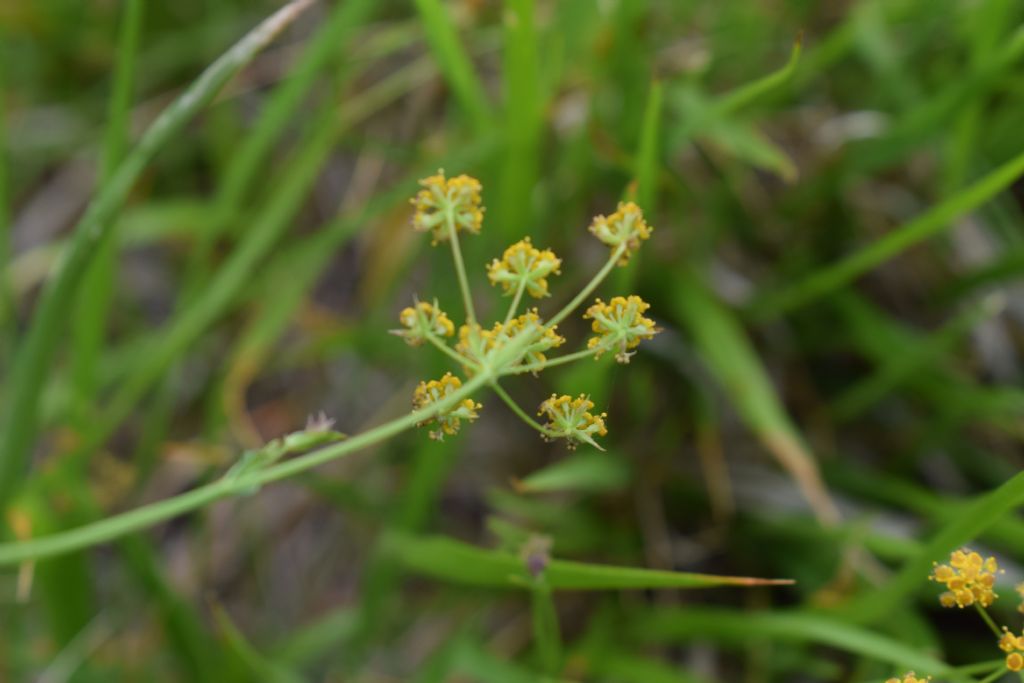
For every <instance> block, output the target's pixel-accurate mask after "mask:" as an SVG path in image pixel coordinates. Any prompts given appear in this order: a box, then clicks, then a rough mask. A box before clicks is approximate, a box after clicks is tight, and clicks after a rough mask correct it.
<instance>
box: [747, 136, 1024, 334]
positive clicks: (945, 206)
mask: <svg viewBox="0 0 1024 683" xmlns="http://www.w3.org/2000/svg"><path fill="white" fill-rule="evenodd" d="M1022 173H1024V152H1021V153H1019V154H1017V155H1016V156H1015V157H1013V158H1012V159H1010V160H1009V161H1007V162H1006V163H1005V164H1003V165H1002V166H1000V167H999V168H997V169H995V170H994V171H992V172H990V173H989V174H988V175H986V176H984V177H982V178H981V179H979V180H977V181H976V182H975V183H974V184H973V185H971V186H969V187H967V188H964V189H963V190H961V191H960V192H957V193H956V194H953V195H951V196H949V197H948V198H947V199H945V200H943V201H942V202H940V203H939V204H937V205H936V206H935V207H933V208H931V209H929V210H928V211H926V212H925V213H923V214H921V215H920V216H918V217H917V218H915V219H913V220H912V221H910V222H909V223H906V224H904V225H902V226H900V227H898V228H896V229H895V230H893V231H892V232H890V233H889V234H887V235H886V236H885V237H882V238H881V239H878V240H876V241H875V242H872V243H871V244H869V245H867V246H865V247H863V248H861V249H860V250H858V251H856V252H854V253H853V254H850V255H849V256H847V257H846V258H844V259H843V260H841V261H840V262H839V263H836V264H835V265H832V266H828V267H826V268H823V269H821V270H818V271H816V272H814V273H811V274H810V275H808V276H806V277H804V278H803V279H801V280H798V281H797V282H795V283H794V284H792V285H789V286H787V287H784V288H782V289H781V290H779V291H776V292H774V293H771V294H768V295H767V296H766V297H764V298H763V299H761V300H760V301H755V302H754V304H753V307H752V310H751V312H752V314H753V316H754V317H755V318H756V319H758V320H768V319H771V318H775V317H777V316H780V315H783V314H785V313H788V312H790V311H792V310H793V309H796V308H799V307H801V306H805V305H807V304H809V303H811V302H813V301H815V300H817V299H820V298H822V297H823V296H826V295H827V294H829V293H831V292H834V291H835V290H837V289H839V288H841V287H844V286H845V285H848V284H850V283H851V282H853V281H854V280H855V279H857V278H858V277H859V276H861V275H863V274H864V273H866V272H868V271H870V270H871V269H873V268H875V267H876V266H879V265H881V264H882V263H884V262H885V261H888V260H889V259H891V258H893V257H894V256H896V255H898V254H899V253H901V252H902V251H904V250H905V249H907V248H908V247H911V246H913V245H915V244H917V243H918V242H921V241H923V240H925V239H928V238H929V237H932V236H934V235H937V234H939V233H940V232H942V231H943V230H946V229H948V228H949V227H950V226H951V225H952V222H953V221H954V220H955V219H957V218H959V217H960V216H962V215H964V214H966V213H969V212H970V211H973V210H974V209H976V208H978V207H979V206H981V205H982V204H984V203H985V202H987V201H988V200H990V199H992V197H994V196H995V195H996V194H998V193H999V192H1001V191H1003V190H1005V189H1006V188H1007V187H1009V186H1010V185H1011V184H1012V183H1013V182H1014V181H1015V180H1017V178H1019V177H1020V176H1021V174H1022Z"/></svg>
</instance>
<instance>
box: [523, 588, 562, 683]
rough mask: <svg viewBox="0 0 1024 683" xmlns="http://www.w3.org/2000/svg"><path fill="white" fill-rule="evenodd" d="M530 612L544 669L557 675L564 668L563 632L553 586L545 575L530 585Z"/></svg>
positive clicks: (550, 673) (535, 642) (534, 635)
mask: <svg viewBox="0 0 1024 683" xmlns="http://www.w3.org/2000/svg"><path fill="white" fill-rule="evenodd" d="M530 613H531V616H532V620H533V644H534V647H535V648H536V649H537V655H538V658H539V659H540V663H541V668H542V670H543V671H544V672H545V673H547V674H549V675H552V676H553V675H555V674H557V673H558V672H559V671H561V669H562V633H561V629H560V628H559V626H558V611H557V610H556V609H555V601H554V600H553V599H552V597H551V586H549V585H548V582H547V580H546V579H545V578H544V577H541V578H539V579H536V580H534V581H533V583H532V584H531V586H530Z"/></svg>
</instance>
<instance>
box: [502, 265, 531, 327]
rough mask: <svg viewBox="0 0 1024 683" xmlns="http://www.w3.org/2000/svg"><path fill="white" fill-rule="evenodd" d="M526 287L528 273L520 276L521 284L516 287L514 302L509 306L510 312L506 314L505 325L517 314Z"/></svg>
mask: <svg viewBox="0 0 1024 683" xmlns="http://www.w3.org/2000/svg"><path fill="white" fill-rule="evenodd" d="M525 289H526V275H523V276H522V277H521V278H519V286H518V287H516V295H515V296H514V297H512V303H511V304H510V305H509V307H508V313H506V314H505V322H504V323H503V324H504V325H508V323H509V321H511V320H512V317H513V316H514V315H515V314H516V310H517V309H518V308H519V302H520V301H521V300H522V298H523V291H524V290H525Z"/></svg>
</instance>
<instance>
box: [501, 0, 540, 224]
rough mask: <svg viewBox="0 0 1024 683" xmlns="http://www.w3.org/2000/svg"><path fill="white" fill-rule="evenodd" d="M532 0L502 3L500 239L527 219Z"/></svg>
mask: <svg viewBox="0 0 1024 683" xmlns="http://www.w3.org/2000/svg"><path fill="white" fill-rule="evenodd" d="M534 4H535V3H534V0H509V2H506V3H505V8H504V9H505V65H504V69H505V117H504V118H505V126H504V129H505V139H506V142H505V150H504V154H503V155H502V157H503V158H502V179H501V194H500V201H499V204H498V206H499V208H500V211H499V212H498V221H497V225H498V228H499V229H500V230H501V233H502V235H503V236H504V237H505V239H506V240H510V241H511V240H514V239H517V238H518V237H521V236H522V233H523V231H524V230H525V226H528V225H530V224H531V223H532V219H533V217H534V216H533V212H532V211H531V204H532V202H531V199H532V197H533V192H534V188H535V187H536V186H537V172H538V168H539V153H540V136H541V126H542V118H541V116H542V114H543V103H542V102H541V96H542V93H541V88H540V64H539V59H540V55H539V49H540V48H539V45H538V41H537V29H536V20H535V17H534Z"/></svg>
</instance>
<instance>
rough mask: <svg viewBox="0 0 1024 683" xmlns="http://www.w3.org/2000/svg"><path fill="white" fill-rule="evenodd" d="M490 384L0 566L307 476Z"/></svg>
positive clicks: (1, 555) (3, 547)
mask: <svg viewBox="0 0 1024 683" xmlns="http://www.w3.org/2000/svg"><path fill="white" fill-rule="evenodd" d="M491 379H492V377H491V375H490V374H488V373H487V372H481V373H480V374H478V375H476V376H475V377H473V379H471V380H470V381H468V382H467V383H466V384H464V385H463V386H462V387H461V388H459V389H458V390H456V391H454V392H452V393H451V394H449V395H448V396H447V397H445V399H444V400H442V401H439V402H438V403H436V404H434V405H432V406H430V407H428V408H424V409H422V410H418V411H415V412H412V413H410V414H408V415H405V416H403V417H400V418H398V419H396V420H392V421H391V422H387V423H385V424H382V425H380V426H379V427H375V428H374V429H371V430H369V431H366V432H363V433H362V434H359V435H357V436H354V437H352V438H350V439H346V440H344V441H341V442H339V443H336V444H333V445H330V446H326V447H324V448H321V449H318V450H315V451H312V452H311V453H307V454H305V455H302V456H299V457H297V458H293V459H291V460H285V461H283V462H279V463H277V464H275V465H272V466H270V467H267V468H265V469H262V470H257V471H255V472H253V473H251V474H248V475H246V476H240V477H237V478H231V479H224V478H222V479H218V480H217V481H214V482H211V483H209V484H206V485H205V486H200V487H199V488H196V489H193V490H191V491H188V492H186V493H183V494H181V495H179V496H175V497H173V498H169V499H167V500H161V501H158V502H156V503H151V504H150V505H144V506H142V507H140V508H136V509H134V510H130V511H128V512H125V513H122V514H119V515H115V516H113V517H108V518H106V519H103V520H100V521H98V522H94V523H92V524H86V525H85V526H81V527H78V528H77V529H72V530H70V531H66V532H63V533H57V534H53V535H50V536H44V537H42V538H38V539H35V540H31V541H24V542H20V543H5V544H0V566H4V565H12V564H18V563H21V562H26V561H29V560H38V559H43V558H46V557H52V556H54V555H60V554H63V553H67V552H71V551H74V550H80V549H82V548H88V547H90V546H94V545H98V544H100V543H106V542H107V541H112V540H114V539H117V538H120V537H121V536H124V535H125V534H129V533H132V532H134V531H140V530H142V529H146V528H148V527H151V526H153V525H155V524H159V523H160V522H163V521H166V520H168V519H171V518H173V517H177V516H178V515H182V514H185V513H186V512H189V511H191V510H195V509H197V508H200V507H203V506H205V505H208V504H209V503H212V502H214V501H217V500H220V499H222V498H227V497H229V496H234V495H239V494H242V493H247V492H251V491H252V490H253V489H254V488H258V487H260V486H262V485H263V484H269V483H270V482H274V481H279V480H281V479H286V478H288V477H291V476H294V475H296V474H299V473H300V472H305V471H306V470H309V469H312V468H314V467H317V466H319V465H322V464H324V463H326V462H329V461H331V460H335V459H337V458H340V457H342V456H345V455H349V454H350V453H353V452H355V451H358V450H360V449H363V448H367V447H368V446H373V445H375V444H378V443H380V442H382V441H384V440H386V439H389V438H391V437H392V436H395V435H396V434H398V433H400V432H402V431H404V430H406V429H410V428H412V427H414V426H416V425H417V424H418V423H420V422H423V421H424V420H429V419H430V418H431V417H434V416H435V415H438V414H439V413H441V412H444V411H445V410H448V409H449V408H451V407H452V406H454V405H455V404H457V403H458V402H459V401H461V400H463V399H465V398H466V397H468V396H469V395H471V394H472V393H474V392H475V391H477V390H478V389H480V388H482V387H483V386H484V385H485V384H488V383H490V381H491Z"/></svg>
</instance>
